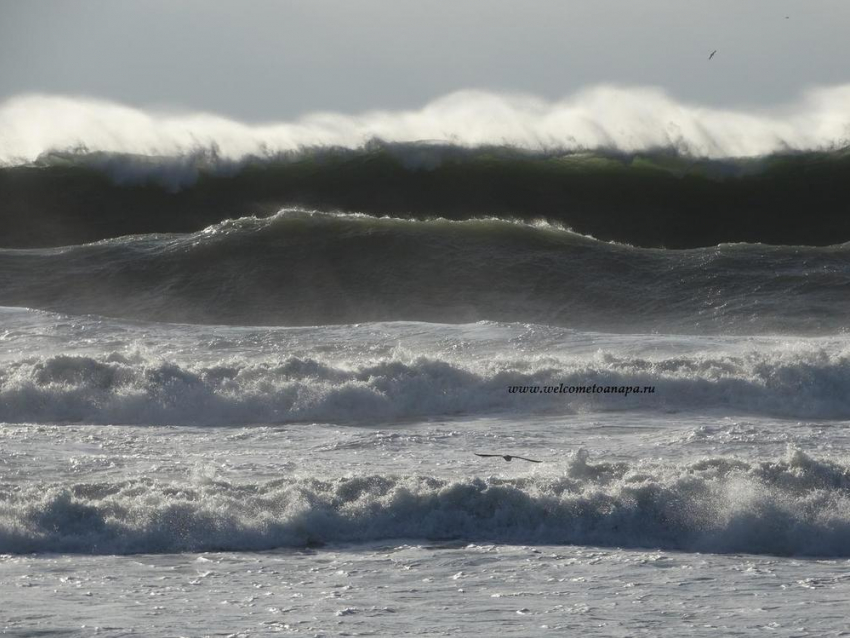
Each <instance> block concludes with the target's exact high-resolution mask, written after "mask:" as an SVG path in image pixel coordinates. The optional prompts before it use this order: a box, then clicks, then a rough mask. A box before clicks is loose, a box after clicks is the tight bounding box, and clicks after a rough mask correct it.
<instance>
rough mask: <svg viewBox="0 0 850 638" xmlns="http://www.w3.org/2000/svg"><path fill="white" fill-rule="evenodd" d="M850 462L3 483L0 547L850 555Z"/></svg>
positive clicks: (574, 464) (798, 457)
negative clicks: (424, 542) (454, 543)
mask: <svg viewBox="0 0 850 638" xmlns="http://www.w3.org/2000/svg"><path fill="white" fill-rule="evenodd" d="M848 512H850V470H849V469H848V467H847V466H846V465H842V464H839V463H836V462H829V461H818V460H815V459H811V458H809V457H807V456H806V455H805V454H803V453H802V452H799V451H793V450H792V451H790V452H789V454H788V457H787V458H785V459H780V460H776V461H765V462H761V463H758V462H744V461H735V460H730V459H725V458H711V459H705V460H703V461H699V462H696V463H692V464H690V465H681V466H657V465H655V466H653V465H649V464H640V465H630V464H627V463H605V462H600V463H591V462H590V461H589V460H588V458H587V455H586V453H578V454H576V455H574V456H573V457H572V459H571V460H570V461H569V462H568V463H567V464H566V467H565V468H564V471H563V474H562V475H561V476H550V477H547V476H537V475H534V476H528V477H525V478H516V479H498V478H486V479H485V478H465V479H454V480H452V479H440V478H436V477H429V476H414V477H398V476H359V477H348V478H339V479H317V478H282V479H279V480H275V481H270V482H266V483H247V484H236V483H228V482H226V481H210V480H205V481H201V482H200V484H197V483H196V484H176V483H162V482H158V481H154V480H150V479H134V480H126V481H122V482H118V483H96V484H87V483H83V484H76V485H73V486H69V487H66V486H61V485H37V486H30V487H25V488H23V489H15V490H8V489H4V490H0V552H5V553H28V552H81V553H118V554H127V553H139V552H146V553H147V552H184V551H194V552H199V551H239V550H264V549H271V548H275V547H303V546H305V545H315V544H323V543H352V542H369V541H379V540H386V539H401V538H413V539H420V538H428V539H463V540H468V541H491V542H509V543H535V544H546V543H550V544H585V545H586V544H590V545H606V546H620V547H623V546H625V547H652V548H663V549H675V550H686V551H700V552H742V553H755V554H779V555H804V556H850V544H848V538H850V517H848Z"/></svg>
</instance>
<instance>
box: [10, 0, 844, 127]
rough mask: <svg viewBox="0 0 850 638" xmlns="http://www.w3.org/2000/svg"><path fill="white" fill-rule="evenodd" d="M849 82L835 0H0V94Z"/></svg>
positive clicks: (316, 106) (247, 94)
mask: <svg viewBox="0 0 850 638" xmlns="http://www.w3.org/2000/svg"><path fill="white" fill-rule="evenodd" d="M786 16H788V18H787V19H786ZM713 49H718V53H717V55H716V56H715V58H714V59H713V60H712V61H711V62H709V61H708V60H707V57H708V54H709V53H710V52H711V51H712V50H713ZM847 82H850V2H848V1H847V0H711V1H697V0H640V1H638V0H622V1H613V0H587V1H585V2H578V1H572V0H515V1H512V2H507V1H504V0H454V1H448V0H446V1H443V0H440V1H433V2H426V1H424V0H415V1H414V0H292V1H279V2H272V1H269V0H249V1H242V2H236V1H223V0H203V1H202V0H135V1H123V2H121V1H117V0H76V1H74V0H68V1H59V0H0V99H4V98H6V97H9V96H12V95H15V94H19V93H24V92H47V93H54V94H64V95H85V96H95V97H101V98H107V99H110V100H115V101H119V102H122V103H125V104H129V105H132V106H139V107H152V106H153V107H163V106H169V107H179V108H186V109H192V110H196V109H200V110H206V111H212V112H216V113H220V114H224V115H227V116H231V117H235V118H238V119H241V120H246V121H254V122H256V121H268V120H281V119H290V118H292V117H295V116H298V115H301V114H304V113H307V112H310V111H316V110H325V111H327V110H330V111H342V112H360V111H363V110H367V109H375V108H380V109H398V108H413V107H419V106H421V105H423V104H424V103H426V102H427V101H429V100H431V99H433V98H436V97H439V96H442V95H445V94H447V93H450V92H452V91H455V90H459V89H468V88H477V89H487V90H491V91H521V92H528V93H533V94H535V95H538V96H541V97H544V98H552V99H554V98H559V97H563V96H565V95H568V94H570V93H572V92H574V91H576V90H578V89H580V88H582V87H584V86H588V85H592V84H598V83H618V84H630V85H633V84H639V85H652V86H660V87H663V88H665V89H666V90H668V91H669V92H670V93H671V94H672V95H673V96H675V97H677V98H679V99H682V100H687V101H693V102H699V103H702V104H707V105H712V106H736V107H742V106H758V105H773V104H776V103H779V102H784V101H788V100H792V99H793V98H795V97H796V96H798V95H799V94H800V92H801V91H802V90H803V89H805V88H807V87H810V86H816V85H830V84H840V83H847Z"/></svg>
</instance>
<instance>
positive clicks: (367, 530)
mask: <svg viewBox="0 0 850 638" xmlns="http://www.w3.org/2000/svg"><path fill="white" fill-rule="evenodd" d="M479 97H480V96H479ZM457 99H460V98H457ZM13 107H15V108H18V107H17V106H15V105H14V104H13V105H12V106H9V105H7V106H6V107H4V109H5V110H3V109H0V113H4V114H5V117H6V118H7V120H8V118H9V117H11V115H9V113H11V112H12V111H14V108H13ZM81 108H82V107H81ZM13 115H14V113H13ZM107 115H108V114H107ZM712 117H715V118H719V117H720V115H718V114H714V115H713V116H712ZM736 121H737V120H736ZM107 124H108V122H107ZM171 124H172V125H173V124H174V123H173V122H172V123H171ZM373 124H374V123H373ZM721 124H723V123H722V122H719V120H716V121H715V120H713V123H712V126H713V127H714V128H713V129H712V130H714V132H715V133H716V132H717V131H718V130H719V129H720V128H722V126H721ZM770 124H771V123H770V122H768V123H767V124H765V126H767V128H768V129H769V128H770V126H768V125H770ZM773 124H776V122H774V123H773ZM785 124H786V125H787V126H790V124H788V123H787V122H786V123H785ZM7 125H8V124H7ZM107 128H108V127H107ZM733 128H734V127H733ZM166 129H167V127H166ZM216 130H218V129H216ZM724 130H725V129H724ZM730 130H731V129H730ZM765 130H767V129H765ZM789 130H790V129H789ZM727 132H728V131H727ZM172 133H173V131H172ZM754 135H755V133H754ZM733 137H734V136H733ZM733 137H729V138H728V139H732V138H733ZM111 139H113V138H111ZM114 139H120V138H117V137H116V138H114ZM175 139H176V138H175ZM628 139H629V140H631V142H630V143H628V144H627V143H625V142H623V141H622V140H620V141H619V142H618V141H617V140H615V141H614V142H615V143H614V145H613V147H605V148H600V149H599V150H593V151H592V152H587V151H582V152H578V151H576V150H575V149H573V150H564V151H562V152H555V151H553V150H552V149H547V150H544V151H541V150H540V149H533V148H529V145H527V144H526V145H525V146H523V144H522V143H521V141H522V140H519V141H516V140H514V141H513V142H514V143H513V146H501V147H496V146H492V145H491V146H487V147H483V146H480V145H479V146H474V145H471V142H470V141H469V140H467V142H470V143H468V144H461V143H458V144H456V145H452V144H441V145H437V146H435V145H422V144H413V145H411V144H403V143H400V142H398V143H397V142H393V141H392V140H390V141H389V142H387V143H377V142H374V143H372V144H371V145H366V146H365V147H363V148H339V147H333V148H330V147H328V148H309V149H301V150H299V151H291V152H290V151H287V153H288V154H283V155H282V154H280V153H278V152H277V151H276V153H277V154H274V155H273V156H271V155H269V156H263V157H259V156H252V157H251V158H248V159H245V158H237V159H234V158H232V157H231V158H222V157H221V156H219V155H216V154H215V153H212V151H209V152H198V153H195V154H193V155H192V154H190V155H187V154H185V153H183V151H184V150H185V149H183V148H182V147H178V148H171V151H173V153H172V156H170V157H162V156H157V155H155V154H154V153H151V152H150V149H138V148H129V149H127V148H119V149H116V148H113V147H111V146H109V145H104V144H101V145H100V147H98V145H97V144H96V143H94V142H92V143H90V144H89V146H88V147H86V148H72V149H70V150H69V149H68V148H62V147H50V148H46V149H44V150H45V153H44V154H41V155H39V156H38V157H37V158H33V157H18V158H17V159H16V158H10V157H4V158H3V159H4V161H5V162H6V165H5V166H4V167H2V168H0V195H2V196H3V197H2V199H0V202H2V210H0V226H2V228H3V229H4V230H5V232H4V234H3V235H2V242H0V243H2V247H0V601H2V604H0V628H2V631H3V632H4V635H15V636H48V635H49V636H54V635H55V636H91V635H99V636H128V635H138V636H163V637H164V636H201V635H209V636H266V635H272V634H276V633H281V634H295V635H306V636H336V635H378V636H402V635H435V636H442V635H494V634H496V633H497V632H498V633H499V634H504V635H512V636H529V635H540V634H546V633H549V634H552V635H572V634H575V633H578V632H581V633H583V634H586V635H592V636H642V635H645V636H677V637H678V636H730V635H760V634H764V635H772V636H809V635H810V636H842V635H848V630H847V626H848V625H847V615H846V601H847V599H848V596H850V456H848V454H847V449H848V444H850V435H848V427H847V426H848V420H850V334H848V327H850V305H848V304H850V244H848V243H846V242H847V241H848V240H850V233H848V232H846V230H847V229H846V227H845V226H844V224H846V221H843V215H844V212H845V209H846V206H845V204H844V201H846V200H843V199H842V194H843V193H844V190H846V183H847V180H846V179H845V175H846V158H845V154H844V152H843V151H840V150H835V149H832V150H823V149H820V148H818V149H815V146H816V145H815V144H814V143H813V142H812V141H811V140H806V139H800V140H798V142H799V143H800V144H801V145H803V146H805V144H809V146H811V147H812V148H810V149H809V150H805V149H803V150H799V149H798V150H797V152H794V153H786V154H784V155H783V154H779V155H777V154H773V155H771V154H770V153H769V152H772V151H773V150H774V149H772V148H767V149H764V148H762V146H759V144H758V143H756V142H758V140H760V139H762V138H758V139H757V140H750V141H751V142H753V144H752V145H750V146H747V145H745V146H746V148H744V149H743V150H741V149H740V148H739V149H738V150H739V151H741V152H721V151H724V148H725V150H726V151H729V148H726V147H724V148H721V147H719V146H716V145H715V146H712V147H711V148H714V149H715V150H717V152H712V153H703V154H702V155H700V154H699V153H697V152H696V151H698V150H699V148H696V150H695V148H694V147H693V145H691V146H688V145H686V146H685V147H684V148H680V147H676V146H675V145H673V146H670V145H668V146H664V145H663V144H662V145H661V148H659V143H658V140H657V139H655V138H649V139H648V140H647V141H646V144H645V145H644V146H641V144H638V143H637V142H635V140H634V139H632V138H628ZM641 139H642V138H641ZM718 139H720V140H721V141H722V140H727V141H728V139H727V138H725V137H723V136H720V137H719V138H718ZM764 139H767V138H764ZM789 139H790V138H789ZM795 139H796V138H795ZM113 141H114V140H113ZM486 141H487V140H483V142H486ZM662 141H663V140H662ZM692 141H693V140H692ZM703 141H704V140H703ZM715 141H716V140H715ZM472 142H481V143H483V142H482V141H481V140H472ZM175 143H176V142H175ZM751 146H752V148H754V149H756V150H757V151H759V152H760V153H761V151H764V152H763V153H761V154H758V153H751V154H749V155H748V153H747V152H744V151H746V150H748V149H750V148H751ZM140 150H141V151H146V152H140ZM733 150H734V149H733ZM48 151H49V152H48ZM60 151H61V152H60ZM765 153H767V154H765ZM730 157H731V158H732V159H729V158H730ZM187 175H188V177H186V176H187ZM399 176H401V177H399ZM499 176H503V177H504V176H507V177H505V179H504V180H503V179H501V178H499V179H497V178H498V177H499ZM397 178H398V179H397ZM399 180H401V181H399ZM815 186H819V188H817V189H816V188H815ZM491 187H492V188H493V189H496V191H497V192H498V197H494V196H493V195H492V193H491V192H490V190H488V189H490V188H491ZM499 189H502V190H501V191H499ZM777 189H779V191H777ZM783 189H784V190H783ZM777 192H779V195H777ZM806 193H809V195H810V201H809V204H810V205H809V207H808V208H805V209H804V208H801V202H802V201H804V198H805V196H806ZM494 202H496V203H494ZM491 204H492V205H491ZM588 206H590V208H588ZM748 211H749V212H748ZM714 213H716V216H715V217H713V218H712V217H706V216H710V215H711V214H714ZM748 215H749V216H748ZM766 216H768V217H771V216H772V218H773V220H774V223H773V224H770V225H764V224H763V222H764V221H765V219H767V217H766ZM721 219H723V220H726V222H728V223H723V224H721V223H720V222H719V221H718V220H721ZM695 220H696V221H695ZM830 220H838V221H837V222H836V224H835V225H830ZM806 233H808V234H806ZM476 453H479V454H496V455H511V456H522V457H527V458H529V459H533V460H536V461H540V462H539V463H533V462H529V461H526V460H522V459H513V460H511V461H509V462H506V461H505V460H503V459H502V458H499V457H498V456H495V457H480V456H476Z"/></svg>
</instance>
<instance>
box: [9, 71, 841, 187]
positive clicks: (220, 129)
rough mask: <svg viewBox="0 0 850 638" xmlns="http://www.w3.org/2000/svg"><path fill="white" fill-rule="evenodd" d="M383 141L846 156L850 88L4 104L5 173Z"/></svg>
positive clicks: (232, 157)
mask: <svg viewBox="0 0 850 638" xmlns="http://www.w3.org/2000/svg"><path fill="white" fill-rule="evenodd" d="M375 138H378V139H381V140H384V141H387V142H406V141H417V140H439V141H443V142H447V143H451V144H456V145H459V146H479V145H493V144H496V145H505V144H507V145H512V146H516V147H520V148H528V149H563V150H579V149H596V148H609V149H618V150H621V151H626V152H634V151H640V150H645V149H651V148H658V147H662V148H675V149H678V150H680V151H681V152H684V153H688V154H691V155H695V156H700V157H710V158H719V157H750V156H758V155H765V154H769V153H774V152H779V151H787V150H810V149H822V148H834V147H836V146H839V147H840V146H845V145H847V144H848V140H850V85H846V84H845V85H837V86H832V87H822V88H816V89H811V90H809V91H807V92H806V93H804V94H803V95H802V96H801V97H800V98H799V99H798V100H797V101H796V102H795V103H793V104H786V105H780V106H778V107H777V108H775V109H759V110H755V109H750V110H747V109H737V110H733V109H717V108H709V107H703V106H699V105H695V104H688V103H684V102H680V101H678V100H676V99H674V98H673V97H671V96H669V95H667V94H666V93H664V92H663V91H662V90H660V89H658V88H652V87H622V86H613V85H601V86H594V87H590V88H587V89H585V90H582V91H580V92H578V93H576V94H574V95H571V96H568V97H566V98H564V99H562V100H559V101H554V102H552V101H547V100H544V99H541V98H538V97H534V96H531V95H519V94H495V93H488V92H483V91H460V92H457V93H453V94H451V95H447V96H445V97H442V98H440V99H437V100H434V101H433V102H430V103H429V104H427V105H425V106H424V107H422V108H421V109H419V110H411V111H370V112H366V113H361V114H359V115H345V114H340V113H314V114H311V115H308V116H306V117H303V118H301V119H299V120H296V121H292V122H279V123H267V124H259V125H249V124H245V123H241V122H237V121H233V120H229V119H226V118H224V117H220V116H216V115H212V114H208V113H168V112H163V111H143V110H140V109H136V108H131V107H128V106H123V105H119V104H115V103H111V102H106V101H103V100H97V99H92V98H84V97H64V96H56V95H38V94H30V95H21V96H18V97H14V98H11V99H9V100H7V101H5V102H4V103H2V105H0V163H3V164H7V165H8V164H19V163H28V162H32V161H34V160H35V159H36V158H38V157H39V155H41V154H43V153H45V152H47V151H51V150H69V149H85V150H87V151H103V152H113V153H134V154H141V155H148V156H170V157H175V156H192V155H197V154H198V153H201V154H207V155H209V156H210V157H212V158H215V159H221V160H228V161H238V160H241V159H244V158H246V157H248V156H259V157H264V156H269V155H275V154H278V153H282V152H287V151H293V150H298V149H301V148H304V147H325V146H338V147H345V148H358V147H361V146H362V145H363V144H364V143H366V142H368V141H369V140H372V139H375ZM420 155H421V154H420ZM132 170H136V169H132Z"/></svg>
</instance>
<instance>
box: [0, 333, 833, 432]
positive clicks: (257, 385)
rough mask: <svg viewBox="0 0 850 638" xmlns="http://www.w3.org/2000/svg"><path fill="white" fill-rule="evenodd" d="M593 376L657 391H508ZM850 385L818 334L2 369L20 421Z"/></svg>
mask: <svg viewBox="0 0 850 638" xmlns="http://www.w3.org/2000/svg"><path fill="white" fill-rule="evenodd" d="M594 384H595V385H596V386H599V387H616V388H619V387H639V388H644V387H650V386H651V387H654V388H655V391H654V392H651V393H633V392H632V393H629V394H627V395H624V394H618V393H601V392H594V393H589V394H583V393H574V392H551V393H547V392H544V391H529V392H510V391H509V388H510V387H512V386H538V387H545V386H552V387H560V386H561V385H564V386H566V387H578V386H592V385H594ZM848 397H850V355H848V353H847V352H846V351H843V350H840V351H835V350H833V349H832V348H831V347H826V346H822V345H818V344H817V342H812V343H810V344H798V345H797V346H795V347H791V346H789V347H787V348H779V349H775V350H750V351H744V352H740V353H734V354H733V353H722V352H720V353H702V352H694V353H692V354H687V355H685V354H682V355H678V356H666V357H655V358H644V357H637V356H627V355H615V354H612V353H610V352H604V351H600V352H597V353H596V354H587V355H581V356H575V357H570V356H563V355H561V356H541V355H532V356H529V357H528V358H505V357H502V358H499V359H498V360H477V361H470V360H468V359H460V360H457V359H455V358H453V357H451V356H443V357H441V356H438V355H433V356H423V355H420V354H414V353H407V352H405V351H404V350H397V351H396V352H395V353H394V354H392V355H391V356H386V357H380V358H376V359H374V360H372V361H362V360H360V361H358V362H345V361H324V360H321V359H318V358H311V357H295V356H290V357H288V358H283V359H280V360H277V361H262V360H261V361H255V360H254V361H246V360H244V359H241V358H239V357H235V358H233V359H231V360H230V361H228V362H222V363H221V364H218V365H209V364H207V365H201V364H198V363H194V364H190V363H182V364H178V363H176V362H174V361H169V360H167V359H161V358H159V357H156V356H146V355H143V354H140V353H136V354H133V355H131V356H125V355H122V354H118V353H115V354H112V355H102V356H65V355H60V356H42V357H34V358H28V359H23V360H17V361H12V362H10V363H8V364H7V365H6V366H5V367H4V368H3V369H2V370H0V422H1V421H5V422H12V423H28V422H35V423H54V422H59V423H63V422H87V423H133V424H192V425H225V424H242V423H284V422H295V421H320V422H331V423H340V422H341V423H348V422H375V421H386V420H395V419H400V418H412V417H427V416H439V415H456V414H487V413H500V412H505V413H510V414H514V415H516V414H531V413H554V414H569V413H572V412H594V411H606V410H627V409H639V410H661V411H664V410H669V409H676V410H698V411H699V410H712V409H713V410H722V411H732V412H743V413H761V414H768V415H774V416H780V417H782V416H784V417H789V416H790V417H806V418H846V417H848V416H850V398H848Z"/></svg>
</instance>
